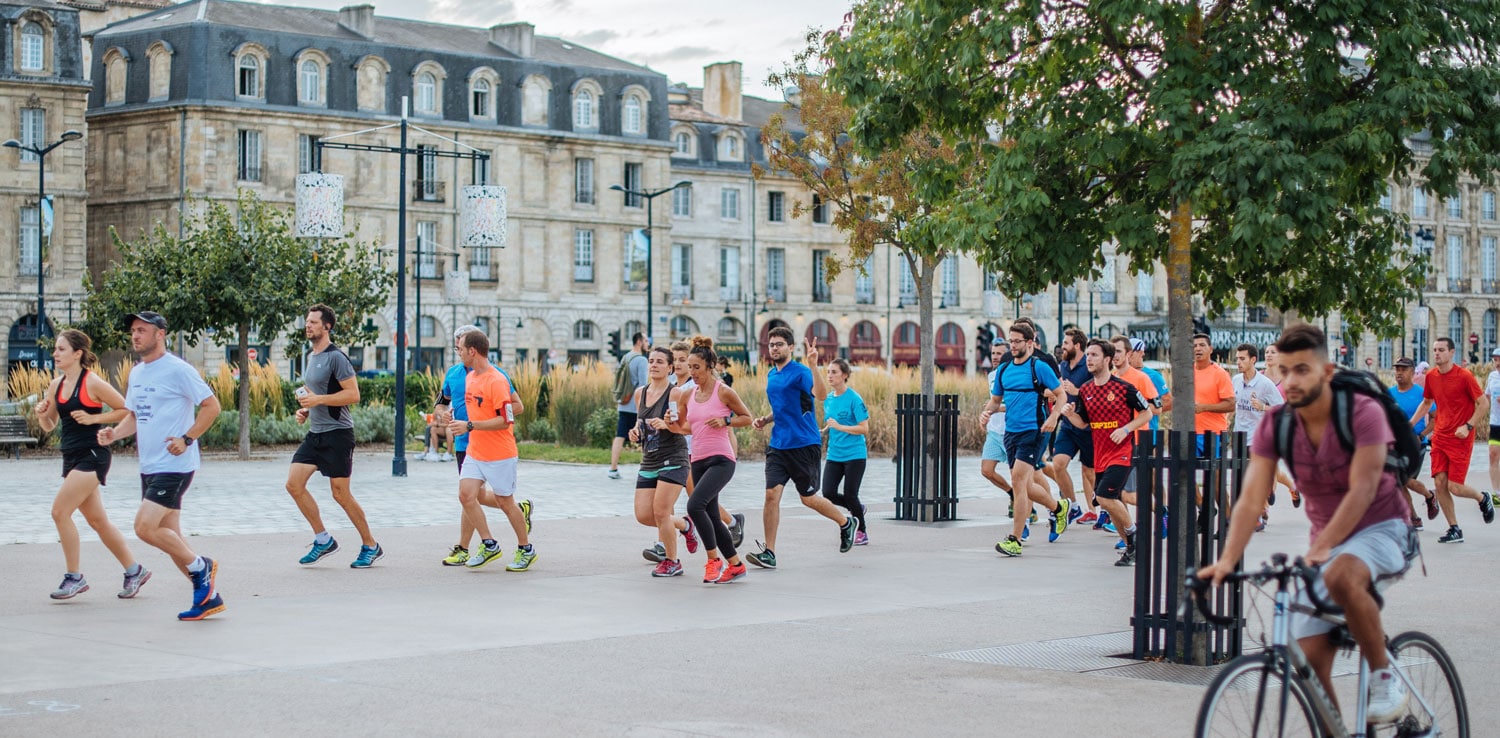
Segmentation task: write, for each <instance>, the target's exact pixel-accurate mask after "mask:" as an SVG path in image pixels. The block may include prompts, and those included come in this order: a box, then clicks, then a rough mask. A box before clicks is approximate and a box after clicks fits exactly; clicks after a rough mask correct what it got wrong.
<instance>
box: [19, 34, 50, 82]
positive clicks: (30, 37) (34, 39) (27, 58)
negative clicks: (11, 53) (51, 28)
mask: <svg viewBox="0 0 1500 738" xmlns="http://www.w3.org/2000/svg"><path fill="white" fill-rule="evenodd" d="M46 49H47V31H46V29H44V28H42V26H41V24H40V23H32V22H28V23H27V24H26V25H24V26H21V70H22V71H25V72H40V71H42V70H44V69H46V68H47V57H46Z"/></svg>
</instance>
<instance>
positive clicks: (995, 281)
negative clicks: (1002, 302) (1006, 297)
mask: <svg viewBox="0 0 1500 738" xmlns="http://www.w3.org/2000/svg"><path fill="white" fill-rule="evenodd" d="M984 291H985V292H999V291H1000V273H999V272H993V271H990V270H989V269H986V270H984Z"/></svg>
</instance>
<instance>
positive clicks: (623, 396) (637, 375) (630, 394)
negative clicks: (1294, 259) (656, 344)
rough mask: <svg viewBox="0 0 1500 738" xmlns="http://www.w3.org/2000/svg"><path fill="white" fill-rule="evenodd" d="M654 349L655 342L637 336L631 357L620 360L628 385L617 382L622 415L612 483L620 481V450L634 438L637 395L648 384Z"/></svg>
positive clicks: (617, 423) (612, 457)
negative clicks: (648, 355) (649, 361)
mask: <svg viewBox="0 0 1500 738" xmlns="http://www.w3.org/2000/svg"><path fill="white" fill-rule="evenodd" d="M650 348H651V342H650V341H649V340H647V339H646V335H645V334H644V333H637V334H635V335H634V336H631V337H630V353H628V354H625V356H624V357H622V358H621V359H620V371H621V372H624V375H625V379H626V381H625V382H620V381H616V382H615V389H617V390H620V391H621V393H620V396H619V397H616V398H615V409H616V410H617V411H618V414H617V415H616V420H615V440H614V443H612V444H611V445H610V447H609V478H610V479H619V478H620V450H621V449H623V448H625V439H626V438H627V437H628V436H629V435H630V429H631V428H634V427H635V422H636V407H635V391H636V389H638V388H639V387H640V386H641V385H643V384H645V383H646V367H647V362H646V351H647V350H648V349H650ZM625 385H629V386H628V387H626V386H625Z"/></svg>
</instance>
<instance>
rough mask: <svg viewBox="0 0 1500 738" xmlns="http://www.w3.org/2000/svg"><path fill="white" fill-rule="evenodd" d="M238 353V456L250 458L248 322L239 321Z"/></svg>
mask: <svg viewBox="0 0 1500 738" xmlns="http://www.w3.org/2000/svg"><path fill="white" fill-rule="evenodd" d="M239 330H240V355H239V357H238V358H236V359H235V361H236V362H237V363H238V364H239V366H240V386H239V394H240V458H241V459H248V458H250V324H249V323H241V324H240V325H239Z"/></svg>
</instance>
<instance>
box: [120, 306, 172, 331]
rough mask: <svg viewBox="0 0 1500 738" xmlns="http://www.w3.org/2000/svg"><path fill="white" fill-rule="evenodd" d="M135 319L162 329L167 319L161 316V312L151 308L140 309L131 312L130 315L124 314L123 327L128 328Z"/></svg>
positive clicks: (165, 325)
mask: <svg viewBox="0 0 1500 738" xmlns="http://www.w3.org/2000/svg"><path fill="white" fill-rule="evenodd" d="M137 320H139V321H141V322H143V323H150V324H151V325H154V326H156V327H157V328H160V329H162V330H166V329H167V319H166V318H163V317H161V313H158V312H155V311H152V310H142V311H140V312H138V313H131V314H130V315H127V316H125V327H126V328H129V327H130V324H131V323H134V322H135V321H137Z"/></svg>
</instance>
